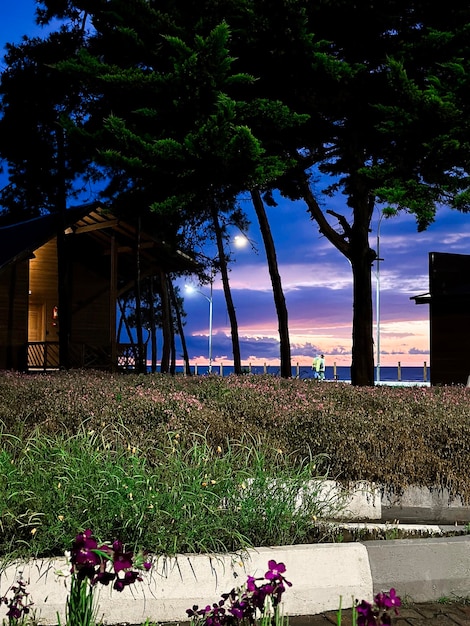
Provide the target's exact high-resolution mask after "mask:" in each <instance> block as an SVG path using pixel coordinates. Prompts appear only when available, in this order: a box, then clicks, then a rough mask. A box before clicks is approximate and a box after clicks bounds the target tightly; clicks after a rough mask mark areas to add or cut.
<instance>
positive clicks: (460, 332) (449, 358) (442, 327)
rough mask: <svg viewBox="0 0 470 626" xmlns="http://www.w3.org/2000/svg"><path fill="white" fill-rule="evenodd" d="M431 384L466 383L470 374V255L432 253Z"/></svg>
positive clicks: (425, 300)
mask: <svg viewBox="0 0 470 626" xmlns="http://www.w3.org/2000/svg"><path fill="white" fill-rule="evenodd" d="M412 300H415V302H416V304H429V327H430V352H431V358H430V366H431V385H466V384H467V380H468V377H469V376H470V255H466V254H451V253H446V252H430V253H429V293H426V294H422V295H419V296H414V297H413V298H412Z"/></svg>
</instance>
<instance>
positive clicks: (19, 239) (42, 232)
mask: <svg viewBox="0 0 470 626" xmlns="http://www.w3.org/2000/svg"><path fill="white" fill-rule="evenodd" d="M97 206H99V205H98V204H97V203H93V204H86V205H85V204H83V205H81V206H79V207H73V208H70V209H68V210H67V213H66V227H70V226H72V224H73V223H74V222H76V221H77V220H78V219H80V218H81V217H83V216H84V215H86V214H87V213H89V212H91V211H93V210H94V209H95V208H97ZM58 224H59V221H58V215H57V214H53V213H50V214H47V215H41V216H40V217H35V218H34V219H31V220H27V221H25V222H18V223H17V224H11V225H10V226H3V227H1V228H0V270H1V269H2V268H4V267H5V266H7V265H9V264H10V263H15V262H16V261H20V260H22V259H28V258H31V257H32V256H33V254H34V251H35V250H37V249H38V248H40V247H41V246H43V245H44V244H45V243H47V242H48V241H50V240H51V239H52V238H53V237H55V235H56V233H57V228H58Z"/></svg>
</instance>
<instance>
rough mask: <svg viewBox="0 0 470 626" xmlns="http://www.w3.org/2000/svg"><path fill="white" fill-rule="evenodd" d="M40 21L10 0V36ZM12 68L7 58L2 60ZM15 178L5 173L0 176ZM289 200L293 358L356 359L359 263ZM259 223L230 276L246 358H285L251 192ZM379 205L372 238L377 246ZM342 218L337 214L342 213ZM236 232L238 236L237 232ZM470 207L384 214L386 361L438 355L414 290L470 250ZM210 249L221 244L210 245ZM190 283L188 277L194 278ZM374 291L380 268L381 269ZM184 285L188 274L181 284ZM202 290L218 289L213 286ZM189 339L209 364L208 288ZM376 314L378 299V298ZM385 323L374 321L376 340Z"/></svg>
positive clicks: (6, 18) (220, 348)
mask: <svg viewBox="0 0 470 626" xmlns="http://www.w3.org/2000/svg"><path fill="white" fill-rule="evenodd" d="M40 33H41V29H40V28H39V27H37V26H35V25H34V0H15V2H7V3H4V4H3V5H2V9H1V20H0V45H1V47H2V48H3V47H4V44H5V43H6V42H19V41H20V39H21V35H22V34H29V35H32V34H40ZM1 67H2V68H3V67H4V64H3V63H2V66H1ZM2 180H3V181H4V182H3V184H5V182H6V181H5V178H3V179H2V178H0V184H2ZM278 201H279V205H278V207H275V208H268V209H267V211H268V218H269V220H270V223H271V228H272V231H273V236H274V241H275V245H276V250H277V255H278V262H279V269H280V274H281V279H282V284H283V288H284V292H285V296H286V301H287V307H288V312H289V329H290V339H291V345H292V362H293V365H295V364H296V363H297V362H298V363H299V364H301V365H306V364H310V363H311V361H312V357H313V356H314V355H315V354H316V353H317V352H319V351H321V352H324V354H325V356H326V361H327V365H332V364H333V362H336V363H337V365H350V362H351V330H352V328H351V322H352V275H351V268H350V265H349V262H348V261H347V260H346V259H345V258H344V257H343V256H342V255H341V254H340V253H339V252H338V251H337V250H336V249H335V248H333V246H332V245H331V244H330V243H329V242H328V241H327V240H326V239H325V238H324V237H322V236H320V235H319V233H318V228H317V226H316V224H315V223H314V222H312V221H311V220H310V218H309V216H308V214H307V212H306V207H305V205H304V204H303V203H301V202H299V203H293V202H290V201H287V200H284V199H282V198H278ZM240 202H241V205H242V207H243V208H244V209H245V210H246V212H247V213H248V215H249V217H250V220H251V222H252V223H251V226H250V229H249V232H248V233H247V235H248V237H249V238H250V240H251V242H252V243H253V245H254V247H255V248H256V250H253V249H252V247H251V246H247V247H245V248H244V249H236V248H235V247H233V256H234V258H235V263H234V264H233V265H232V269H231V273H230V284H231V288H232V291H233V299H234V303H235V307H236V312H237V318H238V324H239V334H240V341H241V355H242V362H243V364H247V363H249V362H251V363H252V364H253V365H258V364H263V363H267V364H272V365H277V364H278V363H279V342H278V332H277V318H276V313H275V308H274V303H273V296H272V290H271V284H270V279H269V275H268V271H267V265H266V258H265V254H264V250H263V245H262V238H261V235H260V233H259V229H258V226H257V221H256V216H255V214H254V211H253V209H252V206H251V202H250V201H248V199H246V200H245V199H244V198H241V201H240ZM329 202H331V204H329V208H333V209H334V210H335V211H337V212H338V213H343V214H344V215H345V216H346V217H349V209H348V208H347V207H346V205H345V202H344V196H339V197H338V198H336V199H333V200H331V201H329ZM379 215H380V213H379V210H378V209H376V213H375V216H374V220H373V223H372V232H371V234H370V237H371V245H372V247H373V248H375V247H376V242H377V222H378V218H379ZM332 223H333V222H332ZM237 234H239V233H237V232H236V231H234V233H233V235H234V236H235V235H237ZM469 240H470V216H467V215H462V214H459V213H457V212H453V211H450V210H447V209H441V210H440V211H439V212H438V214H437V218H436V222H435V223H434V224H433V225H431V226H430V228H429V229H428V230H427V231H425V232H423V233H418V232H417V230H416V226H415V222H414V219H413V217H411V216H409V215H406V214H402V215H400V216H398V217H395V218H392V219H383V220H382V222H381V227H380V256H381V258H383V259H384V260H383V262H381V264H380V287H381V288H380V303H381V306H380V318H381V323H380V343H381V365H382V366H386V365H396V364H397V362H398V361H400V362H401V364H402V366H410V365H422V364H423V362H424V361H426V362H427V363H428V364H429V323H428V316H429V311H428V307H427V306H426V305H420V306H418V305H416V304H415V303H414V301H413V300H410V298H411V297H412V296H415V295H418V294H421V293H425V292H427V291H428V256H429V252H455V253H460V254H467V253H469V252H470V242H469ZM206 253H207V254H208V256H211V254H212V255H213V251H210V250H207V251H206ZM185 282H187V281H185ZM372 282H373V292H374V296H375V293H376V272H375V268H374V269H373V277H372ZM178 284H179V285H180V286H181V288H182V289H183V287H184V283H183V282H182V281H180V282H179V283H178ZM200 290H201V291H202V292H203V293H205V294H206V295H209V290H208V288H206V287H202V288H200ZM213 303H214V314H213V356H214V362H215V363H220V362H223V363H225V364H229V363H230V362H231V360H232V357H231V340H230V326H229V321H228V316H227V313H226V308H225V302H224V298H223V292H222V285H221V282H220V277H219V276H217V277H216V279H215V282H214V292H213ZM185 308H186V311H187V320H186V322H187V323H186V340H187V343H188V350H189V354H190V359H191V362H192V363H194V362H197V363H199V364H200V365H203V364H205V363H207V357H208V328H209V305H208V302H207V300H206V299H205V298H203V297H202V295H200V294H199V293H193V294H192V295H189V294H188V295H186V296H185ZM374 316H375V302H374ZM375 337H376V330H375V329H374V339H375Z"/></svg>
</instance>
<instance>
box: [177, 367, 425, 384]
mask: <svg viewBox="0 0 470 626" xmlns="http://www.w3.org/2000/svg"><path fill="white" fill-rule="evenodd" d="M243 369H244V371H246V372H248V371H250V370H249V368H248V366H243ZM195 370H196V371H195ZM176 371H177V373H182V372H183V371H184V370H183V367H182V366H177V367H176ZM191 372H192V373H193V374H194V373H196V374H197V375H198V376H205V375H207V374H208V373H209V368H208V366H207V365H197V366H196V367H195V366H194V365H191ZM212 373H213V374H218V375H222V376H229V375H230V374H233V366H231V365H224V364H222V366H221V365H220V364H218V363H214V364H213V365H212ZM251 373H252V374H264V373H265V368H264V367H263V366H262V365H259V366H252V367H251ZM266 374H270V375H272V376H279V375H280V368H279V367H276V366H271V365H270V366H267V367H266ZM292 377H293V378H297V377H298V378H313V372H312V370H311V368H310V367H309V366H308V365H301V366H299V367H298V368H297V367H296V366H293V367H292ZM374 378H375V380H376V372H374ZM325 380H337V381H344V382H349V381H350V380H351V370H350V368H349V367H339V366H338V367H336V368H333V366H329V365H327V366H326V368H325ZM429 380H430V369H429V367H427V368H426V370H424V367H423V366H421V367H401V368H398V366H396V367H384V366H381V368H380V381H381V382H383V383H387V382H388V383H399V382H403V383H429Z"/></svg>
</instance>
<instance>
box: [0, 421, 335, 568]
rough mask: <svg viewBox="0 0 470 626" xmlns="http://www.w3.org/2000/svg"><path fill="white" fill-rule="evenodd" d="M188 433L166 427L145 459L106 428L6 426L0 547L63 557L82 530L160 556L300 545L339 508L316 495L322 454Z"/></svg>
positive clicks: (0, 460) (0, 471) (18, 552)
mask: <svg viewBox="0 0 470 626" xmlns="http://www.w3.org/2000/svg"><path fill="white" fill-rule="evenodd" d="M187 438H188V439H191V441H190V442H187V441H186V442H182V437H180V435H179V434H178V433H171V432H170V433H168V437H167V441H166V445H163V446H161V447H158V448H153V449H152V454H151V459H150V460H149V458H148V457H147V456H146V455H144V454H143V453H142V451H141V450H140V449H139V448H138V447H137V446H130V445H128V446H127V447H123V446H121V445H119V444H117V445H116V444H115V443H114V442H111V441H110V440H109V439H108V437H107V433H106V431H103V432H101V433H96V432H92V431H90V432H87V431H85V430H82V431H80V432H79V433H77V434H76V435H73V436H66V435H62V434H60V433H57V434H55V435H45V434H44V433H40V432H39V431H37V430H36V431H34V432H33V433H32V434H31V436H30V437H28V438H27V439H26V440H25V441H24V440H23V441H21V440H20V439H19V438H16V437H11V436H8V435H7V434H5V433H3V434H2V435H1V436H0V441H1V443H2V447H3V452H2V454H1V456H0V486H1V489H2V493H3V494H4V497H3V498H2V499H1V500H0V520H1V533H0V553H2V554H9V555H11V556H29V555H34V556H50V555H55V554H61V553H63V551H64V549H66V548H67V547H68V543H69V541H70V538H71V537H73V536H74V535H75V534H76V532H77V530H78V529H83V528H87V527H90V528H93V529H94V532H95V533H96V535H97V536H102V537H104V536H106V537H120V538H122V539H123V540H124V541H125V542H126V543H127V544H130V545H145V546H146V547H147V548H149V549H151V550H152V552H154V553H156V554H175V553H177V552H192V553H203V552H226V551H233V550H240V549H243V548H247V547H249V546H254V545H281V544H286V543H288V544H289V543H299V542H302V541H306V540H307V538H308V536H309V533H311V530H312V526H313V524H314V520H315V518H316V517H318V516H321V515H322V514H323V515H328V514H331V513H332V511H333V508H334V506H339V503H337V504H336V503H334V502H327V503H325V502H323V501H322V499H321V498H320V497H319V495H318V492H319V490H320V488H321V482H322V477H321V475H320V474H319V459H312V458H309V457H306V458H304V459H303V460H301V461H299V459H298V458H296V459H295V461H294V459H293V458H290V457H289V455H285V454H283V453H282V452H281V451H279V450H272V449H270V448H267V447H266V446H263V444H262V443H261V442H260V441H255V440H252V439H250V438H249V437H245V438H243V439H241V440H240V441H238V442H227V444H226V446H224V447H221V446H217V447H216V448H214V447H213V446H211V445H210V444H209V443H208V441H207V439H206V437H205V436H204V435H197V434H188V435H187ZM111 439H112V438H111ZM320 460H321V459H320ZM307 486H308V488H307ZM325 509H327V510H325Z"/></svg>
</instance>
